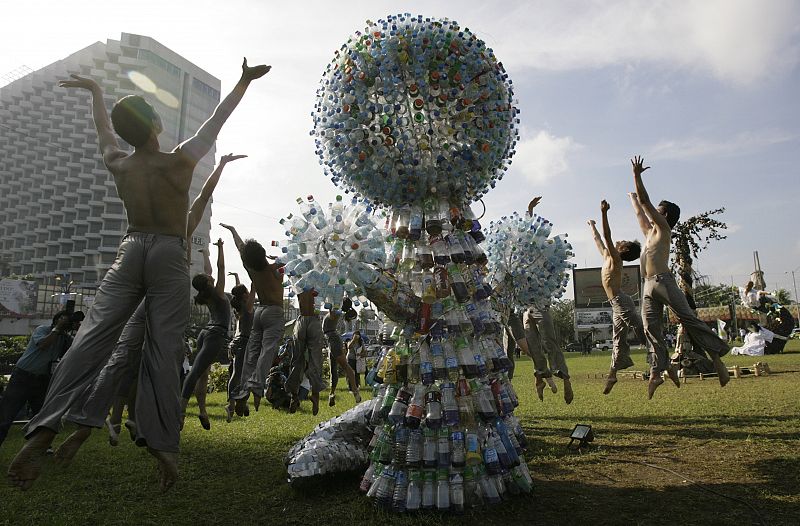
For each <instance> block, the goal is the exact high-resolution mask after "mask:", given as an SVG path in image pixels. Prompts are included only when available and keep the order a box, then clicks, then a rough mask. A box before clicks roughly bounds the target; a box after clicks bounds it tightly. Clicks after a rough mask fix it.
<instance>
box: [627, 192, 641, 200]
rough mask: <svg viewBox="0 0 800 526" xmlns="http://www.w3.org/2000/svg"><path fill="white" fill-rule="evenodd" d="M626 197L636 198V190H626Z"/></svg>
mask: <svg viewBox="0 0 800 526" xmlns="http://www.w3.org/2000/svg"><path fill="white" fill-rule="evenodd" d="M628 197H630V198H631V199H636V198H637V197H639V196H638V195H636V192H628Z"/></svg>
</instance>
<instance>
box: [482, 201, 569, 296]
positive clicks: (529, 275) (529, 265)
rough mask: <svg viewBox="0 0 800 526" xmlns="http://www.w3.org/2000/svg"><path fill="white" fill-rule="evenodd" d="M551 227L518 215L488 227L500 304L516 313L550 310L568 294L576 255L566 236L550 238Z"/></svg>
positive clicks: (537, 218)
mask: <svg viewBox="0 0 800 526" xmlns="http://www.w3.org/2000/svg"><path fill="white" fill-rule="evenodd" d="M552 226H553V224H552V223H550V221H548V220H547V219H545V218H543V217H541V216H538V215H533V216H528V215H520V214H518V213H516V212H514V213H513V214H511V215H510V216H504V217H502V218H501V219H499V220H497V221H492V222H491V223H490V224H489V228H488V229H487V233H486V239H487V249H486V256H487V258H488V260H489V263H488V265H489V271H490V276H491V278H492V283H493V286H494V288H495V291H496V296H497V297H498V300H499V301H501V302H502V303H505V304H506V305H507V306H509V307H511V308H517V309H522V308H526V307H529V306H534V307H547V306H548V305H549V304H550V302H552V301H553V300H554V299H558V298H560V297H561V296H562V295H563V294H564V292H566V287H567V283H568V282H569V275H570V274H569V271H570V269H572V266H573V265H572V263H570V262H569V261H567V260H568V259H569V258H571V257H572V256H574V254H573V252H572V245H570V244H569V242H567V241H566V237H567V235H566V234H563V235H557V236H554V237H552V238H551V237H550V233H551V230H552Z"/></svg>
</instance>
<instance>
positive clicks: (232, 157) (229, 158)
mask: <svg viewBox="0 0 800 526" xmlns="http://www.w3.org/2000/svg"><path fill="white" fill-rule="evenodd" d="M245 157H247V156H246V155H234V154H232V153H229V154H228V155H223V156H222V157H221V158H220V160H219V164H227V163H229V162H231V161H235V160H237V159H244V158H245Z"/></svg>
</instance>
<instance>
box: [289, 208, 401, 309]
mask: <svg viewBox="0 0 800 526" xmlns="http://www.w3.org/2000/svg"><path fill="white" fill-rule="evenodd" d="M297 200H298V205H299V208H300V210H298V211H296V212H295V213H292V214H289V215H288V216H287V217H285V218H283V219H281V221H280V222H281V225H282V226H283V228H284V229H285V234H286V239H285V240H284V241H282V242H275V244H276V245H279V246H280V247H281V251H282V253H283V254H282V256H281V260H282V262H283V263H285V266H284V273H285V275H286V276H287V278H288V279H289V283H290V285H291V286H292V291H291V292H290V295H292V294H299V293H300V292H303V291H304V290H305V291H307V290H311V289H314V290H315V291H316V292H317V294H318V295H317V298H318V300H319V301H320V302H322V303H323V304H324V306H325V308H326V309H330V308H331V307H333V308H338V307H340V306H341V302H342V299H343V297H344V295H348V296H350V297H351V298H352V297H354V296H355V295H356V294H357V292H358V286H357V285H356V283H357V282H355V283H354V281H353V280H351V279H350V272H351V271H353V269H354V268H355V264H356V263H368V264H371V265H376V266H378V267H382V266H383V265H384V264H385V262H386V250H385V245H384V232H383V229H382V228H381V226H382V222H381V220H380V219H379V217H378V216H377V215H376V214H375V211H374V209H373V207H372V206H371V205H370V203H369V202H368V201H366V200H364V199H360V198H356V197H353V198H351V199H348V200H346V201H345V200H344V199H342V196H337V198H336V202H334V203H330V204H328V206H327V207H323V206H321V205H320V204H319V203H317V202H316V200H314V199H313V196H308V197H307V198H298V199H297ZM360 266H363V265H360Z"/></svg>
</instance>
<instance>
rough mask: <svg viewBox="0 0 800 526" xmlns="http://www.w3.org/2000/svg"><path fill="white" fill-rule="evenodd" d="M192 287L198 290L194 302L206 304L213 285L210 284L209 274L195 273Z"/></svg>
mask: <svg viewBox="0 0 800 526" xmlns="http://www.w3.org/2000/svg"><path fill="white" fill-rule="evenodd" d="M192 287H194V290H196V291H197V296H195V297H194V302H195V303H197V304H198V305H206V304H207V303H208V299H209V298H210V297H211V287H209V286H208V274H195V276H194V277H193V278H192Z"/></svg>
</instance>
